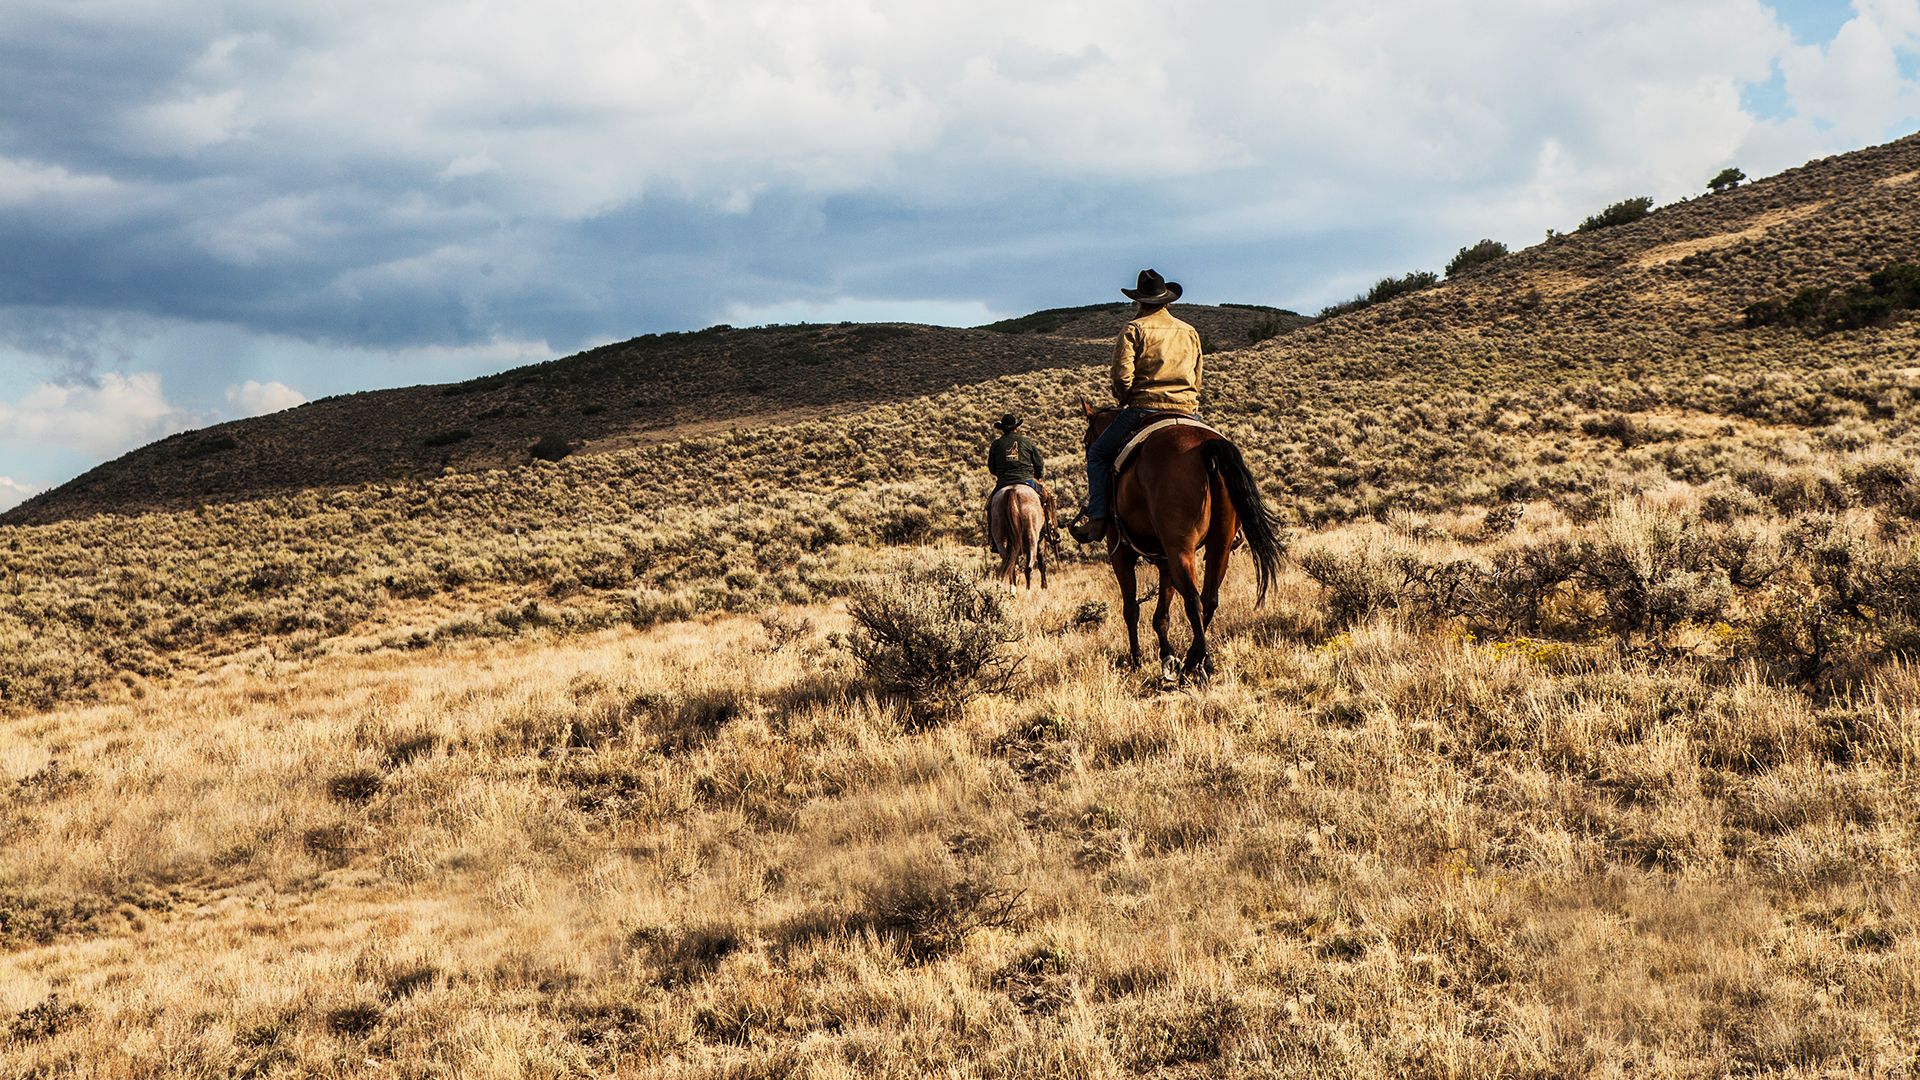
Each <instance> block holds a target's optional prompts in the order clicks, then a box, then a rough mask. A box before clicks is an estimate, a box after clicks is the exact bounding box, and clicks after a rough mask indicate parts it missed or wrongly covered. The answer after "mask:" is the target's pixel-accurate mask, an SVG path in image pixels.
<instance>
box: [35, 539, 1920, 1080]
mask: <svg viewBox="0 0 1920 1080" xmlns="http://www.w3.org/2000/svg"><path fill="white" fill-rule="evenodd" d="M1415 525H1424V526H1425V528H1431V527H1432V523H1409V527H1410V528H1412V526H1415ZM1412 531H1423V530H1422V529H1417V528H1415V529H1412ZM1395 535H1396V536H1397V538H1398V540H1397V542H1399V543H1402V544H1408V545H1415V546H1420V545H1425V546H1426V548H1427V550H1429V551H1430V553H1431V554H1433V555H1435V556H1436V557H1437V556H1438V555H1440V554H1442V553H1444V552H1445V551H1449V550H1453V546H1454V545H1457V543H1458V541H1455V540H1439V539H1436V540H1427V541H1420V540H1415V539H1413V538H1412V537H1411V535H1410V534H1409V532H1408V531H1406V530H1403V531H1400V532H1398V533H1396V534H1395ZM1321 542H1322V543H1325V544H1332V545H1341V544H1359V543H1361V542H1362V539H1361V538H1360V537H1359V536H1357V535H1329V536H1327V537H1325V538H1323V539H1322V540H1321ZM1242 584H1244V583H1242ZM1109 591H1110V583H1109V582H1107V581H1106V580H1104V579H1103V577H1102V576H1101V575H1100V574H1098V573H1096V572H1095V571H1094V570H1092V569H1082V570H1077V571H1073V572H1071V573H1070V574H1068V575H1067V576H1066V581H1065V583H1064V586H1063V587H1058V588H1056V589H1054V590H1053V591H1051V592H1050V593H1047V594H1044V595H1038V596H1022V597H1021V598H1020V603H1019V604H1018V605H1017V615H1018V619H1019V621H1020V623H1021V625H1022V626H1023V628H1024V634H1025V640H1024V649H1025V650H1026V659H1025V665H1024V672H1025V682H1024V684H1023V687H1022V689H1021V691H1020V692H1019V693H1018V694H1016V695H1013V696H1010V697H999V698H984V699H980V700H977V701H975V702H973V703H972V704H970V705H968V706H967V707H966V708H965V709H964V710H963V711H962V712H961V713H960V714H959V715H958V717H957V718H956V719H955V720H954V721H953V722H951V723H948V724H944V725H939V726H935V727H932V728H926V729H920V728H918V727H916V726H915V725H912V724H909V723H907V722H906V721H905V718H904V717H903V715H902V713H901V712H900V711H899V710H897V709H895V708H893V707H891V706H888V705H883V704H881V703H879V702H877V701H875V700H874V699H873V698H872V697H871V696H870V695H868V694H866V693H865V692H864V690H863V689H862V685H861V683H860V681H859V678H858V676H857V673H856V672H855V671H854V670H853V668H852V665H851V664H850V661H849V660H848V658H847V657H846V656H845V655H844V654H843V653H841V652H840V651H838V650H836V649H834V648H832V647H831V646H829V645H828V644H827V637H828V635H830V634H831V633H833V632H834V631H836V630H843V629H845V628H846V626H847V621H846V618H845V616H844V613H843V612H842V611H841V610H839V609H837V608H813V609H789V610H786V611H784V612H781V613H776V614H774V615H771V616H768V617H767V618H765V619H760V620H755V619H749V618H744V617H725V618H719V619H713V620H705V621H701V622H695V623H677V624H673V625H668V626H661V627H656V628H653V629H650V630H646V631H637V632H636V631H631V630H614V631H602V632H598V633H594V634H589V635H586V636H574V637H570V638H563V639H556V640H547V641H537V640H528V639H520V640H516V641H513V642H508V643H504V644H491V645H486V646H480V645H455V646H450V647H447V648H445V649H441V650H436V651H433V652H429V653H424V654H420V653H412V654H395V653H386V654H381V655H374V656H357V657H328V658H319V659H311V660H302V661H295V662H269V661H262V662H261V665H260V666H259V667H257V668H256V669H255V670H250V671H249V670H234V671H229V672H227V673H225V674H222V675H219V676H217V677H212V678H209V679H207V680H206V681H205V682H204V683H202V684H200V685H182V686H177V687H173V688H169V689H165V690H162V691H159V692H156V693H154V694H151V695H149V696H148V697H147V698H145V699H144V700H141V701H138V702H131V703H126V704H119V705H112V706H96V707H90V708H78V709H69V710H65V711H58V712H53V713H47V714H42V715H38V716H34V717H27V718H18V719H14V720H12V721H8V722H6V727H5V729H4V736H3V737H0V746H4V747H5V750H4V752H3V753H0V784H4V785H6V786H5V787H4V788H0V790H4V791H5V792H6V793H7V794H6V796H5V798H6V802H5V804H4V806H5V810H4V814H5V818H4V820H5V821H6V824H7V831H6V833H5V837H6V839H5V842H4V845H3V846H0V881H6V882H9V883H11V884H10V885H9V886H8V888H7V890H6V891H5V895H4V897H0V928H4V932H5V934H6V935H8V936H7V940H6V946H5V952H4V953H0V1018H9V1017H10V1018H11V1020H10V1024H11V1027H9V1028H5V1029H0V1038H4V1039H5V1040H6V1041H5V1042H4V1047H5V1059H6V1060H7V1061H8V1062H9V1063H10V1067H11V1068H13V1069H16V1070H18V1071H21V1072H24V1073H28V1074H60V1073H75V1074H87V1075H151V1074H156V1073H165V1074H167V1075H179V1076H216V1075H231V1074H235V1073H248V1074H252V1075H274V1074H284V1075H312V1074H326V1075H333V1074H337V1075H348V1074H355V1075H357V1074H361V1073H363V1072H367V1071H375V1072H381V1073H386V1074H392V1075H407V1076H412V1075H430V1074H441V1075H444V1074H447V1073H454V1074H458V1075H472V1076H482V1075H501V1076H518V1075H528V1074H533V1075H574V1074H590V1073H601V1072H608V1071H619V1072H621V1073H623V1074H628V1075H649V1076H653V1075H661V1076H761V1075H812V1076H878V1075H891V1076H921V1075H928V1074H933V1073H941V1074H947V1075H954V1076H1030V1075H1036V1074H1041V1073H1045V1074H1069V1075H1083V1076H1127V1075H1137V1074H1140V1073H1162V1074H1166V1075H1177V1074H1187V1073H1191V1074H1196V1075H1198V1074H1206V1075H1231V1076H1253V1075H1270V1074H1277V1075H1318V1076H1341V1077H1345V1076H1442V1075H1447V1076H1459V1075H1467V1076H1496V1075H1499V1076H1512V1075H1527V1076H1563V1075H1570V1074H1599V1075H1636V1076H1639V1075H1672V1076H1702V1075H1719V1074H1723V1073H1726V1072H1778V1073H1797V1074H1805V1075H1828V1074H1832V1073H1834V1072H1861V1073H1875V1074H1878V1075H1904V1074H1906V1073H1908V1072H1911V1071H1912V1070H1913V1069H1914V1068H1915V1067H1916V1065H1920V1062H1916V1060H1915V1058H1914V1053H1915V1050H1914V1044H1913V1042H1912V1040H1911V1038H1910V1035H1911V1032H1912V1031H1913V1030H1914V1029H1915V1027H1916V1025H1920V1008H1916V1005H1915V1002H1916V1001H1920V995H1917V994H1916V990H1917V989H1920V935H1916V929H1920V924H1917V922H1916V920H1920V904H1916V898H1915V897H1914V895H1913V893H1912V890H1911V885H1910V883H1911V881H1912V875H1913V874H1914V872H1915V870H1916V869H1917V868H1920V867H1916V855H1915V851H1916V847H1915V843H1914V841H1915V837H1916V831H1917V830H1920V811H1917V810H1916V805H1920V804H1916V801H1915V798H1914V796H1915V794H1916V783H1915V782H1916V777H1917V775H1920V774H1916V767H1917V766H1920V711H1916V703H1920V675H1916V673H1915V669H1914V668H1912V667H1911V666H1908V665H1905V664H1900V663H1894V664H1891V665H1889V666H1885V667H1883V668H1881V669H1879V670H1877V671H1875V672H1874V673H1873V674H1871V675H1870V676H1869V677H1867V678H1866V679H1864V680H1863V681H1862V682H1861V683H1860V684H1859V687H1858V689H1857V690H1856V691H1855V693H1854V694H1853V695H1852V696H1851V697H1849V698H1848V699H1846V700H1845V701H1836V702H1834V703H1831V704H1828V705H1824V706H1822V705H1818V704H1816V703H1815V702H1813V701H1812V700H1811V699H1809V698H1807V697H1806V696H1805V695H1803V694H1801V693H1799V692H1798V691H1794V690H1791V689H1788V688H1784V687H1780V686H1778V685H1776V684H1774V683H1773V682H1772V681H1770V680H1769V679H1768V678H1766V677H1765V676H1764V674H1763V673H1762V672H1760V671H1758V670H1756V669H1753V668H1751V667H1748V666H1742V665H1735V666H1733V667H1731V668H1724V669H1722V668H1717V667H1715V666H1714V665H1710V664H1681V663H1672V662H1665V663H1649V662H1648V660H1647V659H1646V658H1644V657H1642V656H1639V655H1637V654H1634V653H1630V652H1623V651H1621V650H1618V649H1616V648H1613V647H1611V646H1606V645H1593V646H1581V645H1569V646H1563V647H1560V648H1558V649H1546V648H1542V647H1540V646H1538V645H1530V644H1528V643H1526V642H1519V643H1515V642H1509V641H1490V642H1483V641H1475V640H1473V639H1472V638H1470V637H1469V636H1466V635H1464V634H1462V633H1461V632H1460V631H1458V630H1457V629H1450V628H1449V627H1448V626H1447V625H1444V624H1429V623H1424V622H1421V621H1417V620H1416V621H1405V620H1401V621H1396V620H1394V619H1392V618H1384V617H1383V618H1376V619H1373V620H1371V621H1367V622H1364V623H1362V624H1360V625H1357V626H1355V627H1352V628H1350V629H1348V630H1346V631H1344V632H1342V633H1339V634H1336V635H1332V636H1329V634H1330V633H1331V629H1332V628H1330V627H1324V626H1323V625H1322V623H1321V620H1322V615H1321V606H1320V594H1319V592H1318V590H1317V588H1316V587H1315V586H1314V585H1313V584H1312V583H1310V582H1308V581H1306V580H1305V579H1304V578H1302V577H1300V576H1298V575H1294V576H1290V577H1289V578H1288V579H1287V580H1286V581H1285V582H1284V583H1283V587H1282V588H1281V589H1280V591H1279V599H1278V602H1277V603H1276V604H1274V605H1273V606H1272V607H1271V608H1270V609H1269V610H1267V611H1264V612H1259V613H1255V612H1251V611H1249V610H1248V608H1247V603H1248V597H1247V596H1246V595H1245V590H1244V589H1235V590H1232V591H1231V595H1230V596H1229V598H1228V603H1227V606H1226V607H1225V608H1224V613H1223V616H1222V618H1223V625H1224V627H1225V629H1226V633H1225V635H1224V645H1223V648H1224V655H1223V660H1224V664H1223V667H1224V670H1225V674H1224V676H1223V677H1222V678H1220V679H1219V680H1218V681H1216V682H1215V683H1214V684H1213V685H1211V686H1209V687H1207V688H1204V689H1191V690H1187V691H1182V692H1179V693H1170V694H1169V693H1159V692H1156V691H1155V690H1153V689H1152V688H1151V687H1148V686H1146V685H1145V684H1143V682H1142V680H1141V679H1139V678H1137V677H1134V676H1132V675H1129V674H1125V673H1122V672H1118V671H1116V670H1115V669H1114V668H1113V667H1112V666H1111V664H1110V659H1111V657H1112V656H1113V655H1114V654H1115V652H1116V647H1117V645H1118V644H1119V640H1118V628H1117V627H1115V626H1114V625H1112V624H1111V622H1108V623H1106V624H1091V625H1089V624H1088V623H1087V622H1086V621H1085V620H1084V619H1083V618H1076V614H1077V613H1078V612H1079V611H1080V609H1081V608H1082V606H1083V605H1085V604H1086V603H1087V602H1089V601H1094V600H1102V599H1104V600H1110V599H1111V598H1110V596H1109V595H1108V593H1109Z"/></svg>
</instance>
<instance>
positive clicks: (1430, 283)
mask: <svg viewBox="0 0 1920 1080" xmlns="http://www.w3.org/2000/svg"><path fill="white" fill-rule="evenodd" d="M1438 284H1440V275H1438V274H1436V273H1434V272H1433V271H1431V270H1415V271H1414V272H1413V273H1411V274H1408V275H1406V276H1405V277H1385V278H1381V279H1380V280H1379V281H1376V282H1374V283H1373V288H1371V289H1368V290H1367V291H1366V292H1364V293H1361V294H1360V295H1359V296H1356V297H1354V298H1353V299H1351V300H1347V301H1345V302H1342V303H1338V304H1331V305H1328V306H1327V307H1324V308H1321V309H1320V317H1321V318H1323V319H1330V318H1333V317H1334V316H1336V315H1345V314H1346V313H1347V312H1350V311H1359V310H1360V309H1362V308H1369V307H1372V306H1373V305H1375V304H1384V303H1386V302H1387V301H1389V300H1395V299H1398V298H1399V297H1402V296H1406V295H1407V294H1409V293H1416V292H1419V291H1421V290H1422V289H1431V288H1433V287H1434V286H1435V285H1438Z"/></svg>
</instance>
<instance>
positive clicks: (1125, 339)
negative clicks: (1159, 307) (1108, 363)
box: [1113, 326, 1139, 406]
mask: <svg viewBox="0 0 1920 1080" xmlns="http://www.w3.org/2000/svg"><path fill="white" fill-rule="evenodd" d="M1136 333H1137V331H1135V330H1134V328H1133V327H1132V326H1128V327H1127V328H1126V329H1125V330H1122V331H1120V338H1119V340H1117V341H1115V342H1114V343H1113V400H1115V401H1117V402H1119V403H1120V404H1121V405H1122V406H1125V405H1126V403H1127V399H1128V398H1130V397H1132V396H1133V361H1134V356H1135V354H1136V352H1137V351H1138V349H1139V342H1138V340H1137V339H1136V338H1135V337H1134V335H1135V334H1136Z"/></svg>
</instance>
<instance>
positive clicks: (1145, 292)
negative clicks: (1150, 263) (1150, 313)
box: [1120, 270, 1181, 304]
mask: <svg viewBox="0 0 1920 1080" xmlns="http://www.w3.org/2000/svg"><path fill="white" fill-rule="evenodd" d="M1120 291H1121V292H1122V293H1123V294H1125V295H1126V296H1127V298H1128V299H1130V300H1133V301H1136V302H1138V303H1142V304H1171V303H1173V302H1174V301H1175V300H1178V299H1180V293H1181V288H1180V283H1179V282H1177V281H1168V280H1167V279H1166V278H1163V277H1161V276H1160V273H1159V271H1157V270H1142V271H1140V280H1139V282H1138V283H1136V284H1135V285H1134V287H1133V288H1131V289H1121V290H1120Z"/></svg>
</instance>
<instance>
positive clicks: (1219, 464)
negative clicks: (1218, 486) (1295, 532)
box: [1200, 439, 1280, 607]
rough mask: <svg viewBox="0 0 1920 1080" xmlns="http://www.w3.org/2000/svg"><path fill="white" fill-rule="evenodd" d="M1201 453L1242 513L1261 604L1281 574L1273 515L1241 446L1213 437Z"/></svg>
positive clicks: (1202, 446)
mask: <svg viewBox="0 0 1920 1080" xmlns="http://www.w3.org/2000/svg"><path fill="white" fill-rule="evenodd" d="M1200 452H1201V454H1202V456H1203V458H1204V460H1205V461H1206V463H1207V469H1208V471H1210V472H1214V473H1218V474H1219V475H1220V479H1221V480H1222V481H1224V482H1225V483H1226V486H1227V498H1229V499H1231V500H1232V501H1233V510H1234V513H1236V514H1238V515H1239V516H1240V530H1241V532H1243V533H1245V534H1246V537H1247V546H1248V547H1249V548H1252V549H1253V565H1254V571H1255V576H1256V577H1257V578H1258V580H1259V583H1260V593H1259V596H1258V598H1256V599H1255V600H1254V606H1255V607H1259V606H1260V605H1261V604H1263V603H1265V602H1266V599H1267V587H1268V586H1269V585H1271V584H1273V579H1274V578H1275V577H1276V576H1278V575H1279V573H1280V538H1279V536H1278V535H1277V534H1276V533H1275V532H1274V528H1273V518H1272V517H1270V516H1268V514H1267V504H1266V501H1265V500H1264V499H1262V498H1261V497H1260V485H1259V484H1257V483H1255V482H1254V479H1253V474H1252V473H1250V472H1248V471H1247V462H1246V459H1244V458H1242V457H1241V456H1240V448H1239V447H1237V446H1235V445H1233V443H1231V442H1229V441H1228V440H1226V439H1211V440H1208V441H1207V442H1206V443H1203V444H1202V445H1201V448H1200Z"/></svg>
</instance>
